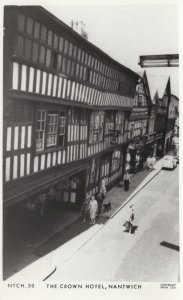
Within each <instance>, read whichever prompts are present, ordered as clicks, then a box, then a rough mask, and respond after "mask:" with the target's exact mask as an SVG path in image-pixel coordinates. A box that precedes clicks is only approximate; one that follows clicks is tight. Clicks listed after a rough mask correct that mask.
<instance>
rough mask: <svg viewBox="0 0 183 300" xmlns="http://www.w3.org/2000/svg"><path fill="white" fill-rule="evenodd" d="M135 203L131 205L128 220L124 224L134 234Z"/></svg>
mask: <svg viewBox="0 0 183 300" xmlns="http://www.w3.org/2000/svg"><path fill="white" fill-rule="evenodd" d="M134 218H135V217H134V205H133V204H132V205H130V207H129V210H128V213H127V216H126V222H125V224H124V226H125V228H126V230H127V231H128V232H129V233H130V234H132V233H133V221H134Z"/></svg>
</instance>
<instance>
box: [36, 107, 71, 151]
mask: <svg viewBox="0 0 183 300" xmlns="http://www.w3.org/2000/svg"><path fill="white" fill-rule="evenodd" d="M39 112H41V116H42V114H43V112H44V113H45V119H44V129H43V130H42V132H43V138H42V140H43V141H42V143H43V146H42V147H41V148H40V149H38V147H37V140H38V138H37V132H38V130H37V123H38V122H40V121H41V120H39V119H38V114H39ZM49 115H50V116H51V118H52V116H53V115H55V116H56V119H57V120H56V121H57V122H56V125H55V123H53V122H52V123H49ZM61 120H62V121H63V120H64V122H62V124H61ZM67 120H68V118H67V111H66V110H64V109H57V108H56V109H54V108H51V107H48V108H46V109H41V108H38V109H37V111H36V121H35V152H36V153H37V154H39V153H42V152H47V151H50V150H52V149H57V148H64V149H65V148H66V147H67ZM54 125H55V126H56V129H55V131H54V132H53V130H52V129H54ZM49 126H50V127H51V131H50V132H49ZM60 128H62V130H63V128H64V130H63V133H62V134H61V133H60ZM49 135H50V136H51V135H55V140H56V141H55V144H54V143H53V144H48V138H49ZM61 136H62V140H63V142H62V144H61V145H60V140H61V139H60V137H61Z"/></svg>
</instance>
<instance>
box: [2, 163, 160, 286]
mask: <svg viewBox="0 0 183 300" xmlns="http://www.w3.org/2000/svg"><path fill="white" fill-rule="evenodd" d="M160 171H161V160H160V161H158V162H157V163H156V165H155V167H154V170H152V171H149V170H146V169H143V170H142V171H139V172H138V173H136V174H135V175H133V176H132V177H131V184H130V190H129V191H127V192H126V191H124V189H123V187H122V184H121V183H120V184H119V185H118V186H116V187H114V188H113V189H112V190H110V191H109V192H108V193H107V196H106V199H105V201H106V202H107V201H108V199H110V202H111V206H112V209H111V210H110V211H109V212H105V213H102V214H100V216H99V217H98V218H97V224H96V225H95V226H91V225H90V224H89V221H88V222H86V223H82V220H81V217H80V215H79V214H78V213H76V212H69V213H68V214H64V215H63V218H59V219H60V222H59V223H58V222H56V223H57V224H56V225H57V226H55V231H54V228H53V225H52V226H49V225H50V224H51V223H50V222H49V223H48V222H47V221H44V226H42V229H43V230H42V231H41V233H40V230H37V232H34V234H33V236H32V239H33V237H34V240H32V241H31V238H29V244H28V247H27V248H26V249H27V250H26V251H25V249H24V248H25V247H19V249H18V251H19V252H18V253H19V255H18V257H19V260H18V261H17V260H16V250H15V247H14V250H13V253H14V256H13V258H12V260H10V259H9V257H8V254H7V255H6V257H7V261H9V267H8V266H7V267H6V271H5V279H7V278H8V277H9V276H11V275H13V274H14V273H16V274H15V275H14V276H11V277H10V279H11V280H13V279H15V280H17V279H18V278H19V277H20V278H22V276H25V278H26V279H29V280H44V279H45V278H47V276H49V274H51V273H52V272H55V270H56V265H57V263H56V262H57V261H58V259H59V263H61V264H62V263H65V262H66V261H67V260H68V259H70V258H71V257H72V256H73V255H74V254H75V253H76V252H77V251H79V249H80V248H81V247H83V245H85V244H86V243H87V242H88V241H89V240H90V239H92V238H93V236H95V235H96V234H97V233H98V232H99V231H100V230H101V229H102V228H103V226H104V225H105V224H106V223H107V221H108V220H109V219H111V218H113V217H114V215H116V214H117V213H118V212H119V211H120V210H121V209H122V208H123V207H124V206H125V205H127V203H128V202H129V201H131V199H133V197H134V196H135V195H136V194H138V193H139V192H140V190H141V189H143V187H144V186H146V185H147V184H148V183H149V182H150V181H151V180H152V178H154V177H155V176H156V175H157V174H158V173H159V172H160ZM39 219H40V218H39ZM55 219H57V218H55ZM64 220H65V221H64ZM46 224H47V226H46ZM58 224H59V226H58ZM45 226H46V228H45ZM47 228H49V229H50V230H49V232H48V230H47ZM35 235H36V236H37V238H36V239H35ZM40 238H41V239H40ZM9 246H10V245H9ZM14 246H15V244H14ZM61 246H62V247H61ZM57 253H59V254H58V257H57ZM10 265H11V266H10ZM22 269H23V270H22ZM20 270H21V271H20ZM17 272H18V273H17ZM35 277H36V278H35Z"/></svg>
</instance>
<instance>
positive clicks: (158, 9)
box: [44, 4, 179, 97]
mask: <svg viewBox="0 0 183 300" xmlns="http://www.w3.org/2000/svg"><path fill="white" fill-rule="evenodd" d="M44 8H46V9H47V10H48V11H50V12H51V13H52V14H54V15H55V16H56V17H57V18H59V19H60V20H62V21H63V22H64V23H66V24H67V25H69V26H71V20H74V21H75V22H76V21H83V22H84V23H85V24H86V27H85V30H86V32H87V33H88V37H89V38H88V40H89V41H90V42H91V43H93V44H95V45H96V46H97V47H99V48H100V49H101V50H103V51H104V52H106V53H107V54H108V55H110V56H111V57H112V58H114V59H115V60H117V61H118V62H120V63H121V64H122V65H125V66H126V67H128V68H130V69H132V70H133V71H135V72H137V73H140V74H142V73H143V72H144V70H146V73H147V76H148V81H149V85H150V91H151V97H153V96H154V94H155V92H156V90H158V93H159V96H160V97H162V96H163V92H164V89H165V87H166V83H167V80H168V77H169V76H170V79H171V91H172V93H173V94H175V95H176V96H179V73H178V70H179V68H176V67H174V68H148V69H142V68H141V67H140V66H139V65H138V61H139V56H140V55H150V54H176V53H178V52H179V48H178V47H179V31H178V8H177V6H176V5H172V4H164V5H130V6H127V5H117V4H115V5H110V6H109V5H108V6H107V5H106V6H105V5H97V6H96V5H95V6H92V5H90V6H89V5H87V6H86V5H85V6H84V5H82V6H81V5H77V6H73V5H72V6H69V5H68V6H67V5H59V6H51V5H49V6H47V5H44Z"/></svg>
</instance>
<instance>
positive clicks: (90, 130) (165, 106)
mask: <svg viewBox="0 0 183 300" xmlns="http://www.w3.org/2000/svg"><path fill="white" fill-rule="evenodd" d="M3 76H4V129H3V141H4V143H3V145H4V148H3V168H4V169H3V184H4V189H3V204H4V210H8V208H10V207H12V206H14V205H20V207H21V205H23V204H25V203H28V202H31V201H32V200H33V199H34V200H35V199H39V198H40V195H41V194H42V193H44V194H46V195H47V199H50V202H51V201H52V202H54V201H57V202H59V203H61V204H63V206H64V207H68V208H71V207H74V208H76V209H79V208H80V207H81V205H82V203H83V200H84V198H85V196H86V194H96V193H98V192H99V189H100V186H101V181H102V179H103V178H104V177H105V179H106V183H107V188H110V187H112V186H113V185H114V184H115V183H116V181H119V180H121V178H122V177H123V174H124V171H125V170H129V172H136V171H138V170H139V169H141V168H142V167H143V164H144V162H145V160H146V158H147V156H148V155H156V156H159V157H161V156H163V155H164V154H165V153H166V152H168V151H169V150H171V148H172V138H173V135H174V126H175V120H176V118H177V115H178V98H177V97H176V96H174V95H172V94H171V87H170V79H169V80H168V82H167V86H166V87H165V92H164V95H163V97H162V98H160V97H159V96H158V93H156V94H155V96H154V98H153V99H152V98H151V95H150V91H149V85H148V79H147V76H146V73H144V74H143V76H139V75H138V74H137V73H135V72H133V71H132V70H130V69H128V68H127V67H125V66H123V65H121V64H120V63H118V62H117V61H115V60H114V59H112V58H111V57H109V56H108V55H107V54H106V53H104V52H103V51H101V50H100V49H99V48H97V47H96V46H94V45H93V44H91V43H90V42H89V41H87V40H86V39H84V38H83V37H82V36H80V35H79V34H77V33H76V32H75V31H74V30H72V29H71V28H70V27H68V26H67V25H66V24H64V23H63V22H61V21H60V20H58V19H57V18H56V17H55V16H53V15H52V14H50V13H49V12H48V11H46V10H45V9H43V8H42V7H39V6H36V7H31V6H30V7H28V6H27V7H23V6H22V7H18V6H7V7H5V11H4V75H3Z"/></svg>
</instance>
